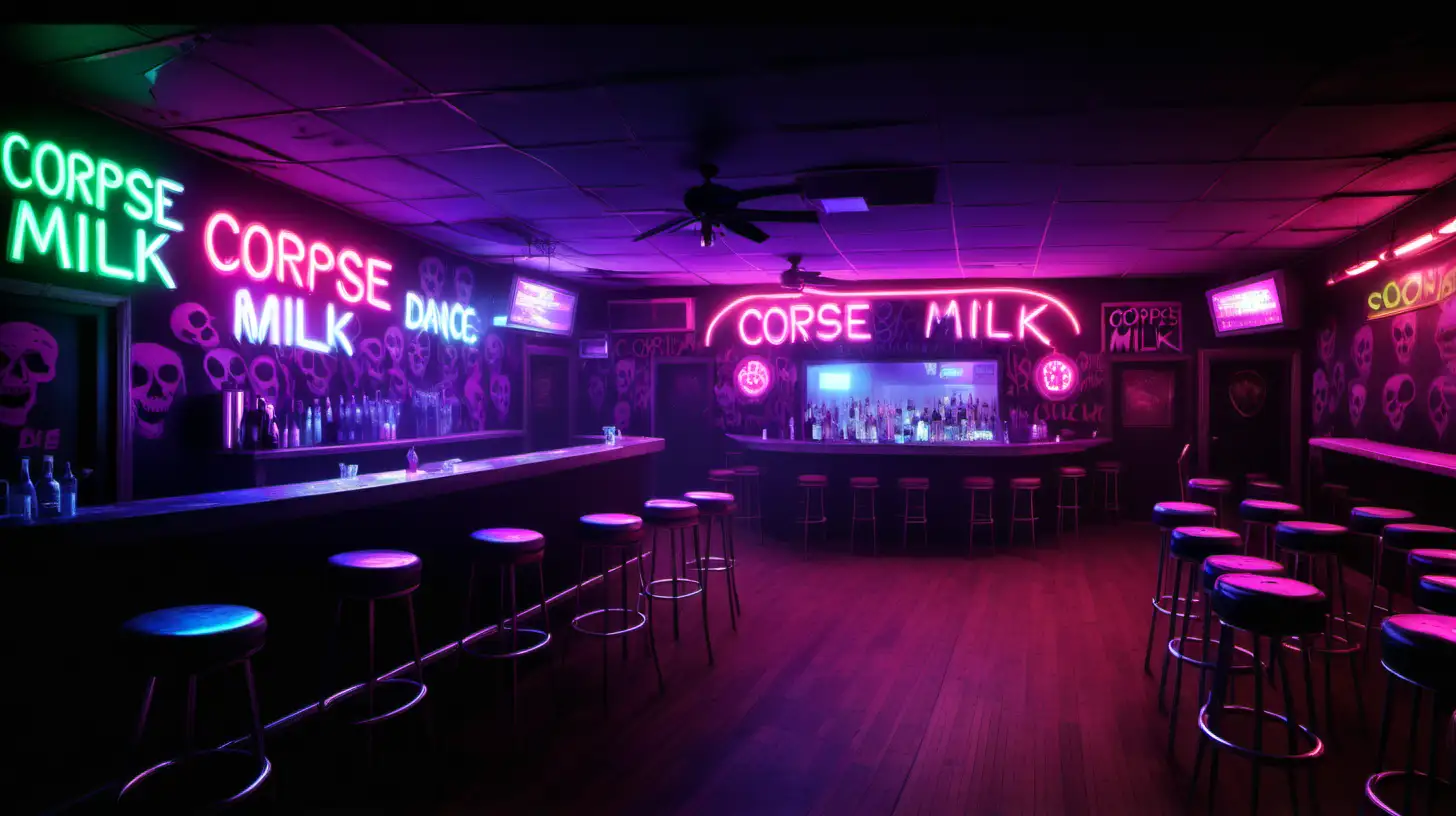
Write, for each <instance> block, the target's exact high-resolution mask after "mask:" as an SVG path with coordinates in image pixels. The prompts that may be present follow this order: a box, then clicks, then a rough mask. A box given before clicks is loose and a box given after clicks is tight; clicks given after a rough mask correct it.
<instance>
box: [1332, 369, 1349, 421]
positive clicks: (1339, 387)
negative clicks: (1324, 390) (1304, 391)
mask: <svg viewBox="0 0 1456 816" xmlns="http://www.w3.org/2000/svg"><path fill="white" fill-rule="evenodd" d="M1345 382H1346V380H1345V361H1344V360H1341V361H1340V362H1338V363H1335V367H1334V369H1333V370H1331V371H1330V413H1331V414H1334V412H1335V409H1336V407H1337V406H1338V405H1339V404H1340V403H1341V402H1343V401H1344V399H1345Z"/></svg>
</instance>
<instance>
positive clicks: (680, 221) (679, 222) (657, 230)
mask: <svg viewBox="0 0 1456 816" xmlns="http://www.w3.org/2000/svg"><path fill="white" fill-rule="evenodd" d="M696 220H698V218H697V216H693V215H683V216H679V217H677V218H671V219H668V220H667V221H664V222H662V223H661V224H658V225H657V226H655V227H653V228H652V229H650V230H648V231H646V232H644V233H642V234H641V235H639V236H637V237H636V238H633V239H632V240H633V241H641V240H644V239H647V238H651V237H652V236H654V235H660V234H661V233H664V232H667V231H668V230H673V229H677V228H678V227H681V226H684V225H686V224H691V223H692V222H694V221H696Z"/></svg>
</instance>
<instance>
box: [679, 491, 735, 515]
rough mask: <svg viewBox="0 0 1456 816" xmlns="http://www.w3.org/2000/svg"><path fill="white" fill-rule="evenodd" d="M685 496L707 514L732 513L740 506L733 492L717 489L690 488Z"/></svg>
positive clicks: (701, 511)
mask: <svg viewBox="0 0 1456 816" xmlns="http://www.w3.org/2000/svg"><path fill="white" fill-rule="evenodd" d="M683 498H684V499H685V500H687V501H690V502H692V503H693V504H694V505H697V508H698V512H699V513H701V514H702V515H705V516H706V515H721V514H723V513H731V512H733V511H734V510H735V509H737V506H738V505H737V504H736V500H735V499H734V498H733V494H731V493H720V492H718V491H715V490H690V491H688V492H687V493H684V494H683Z"/></svg>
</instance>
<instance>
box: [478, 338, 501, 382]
mask: <svg viewBox="0 0 1456 816" xmlns="http://www.w3.org/2000/svg"><path fill="white" fill-rule="evenodd" d="M481 343H482V344H483V345H484V346H485V349H484V351H483V352H482V353H483V354H484V359H485V367H486V368H487V369H489V370H490V372H491V373H492V374H498V373H500V370H501V366H502V365H504V363H505V359H506V344H505V342H504V341H502V340H501V338H500V335H498V334H487V335H486V336H485V339H484V340H482V341H481Z"/></svg>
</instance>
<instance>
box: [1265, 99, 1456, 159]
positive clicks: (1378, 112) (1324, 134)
mask: <svg viewBox="0 0 1456 816" xmlns="http://www.w3.org/2000/svg"><path fill="white" fill-rule="evenodd" d="M1453 125H1456V102H1442V103H1421V104H1409V105H1366V106H1353V105H1328V106H1323V107H1301V108H1296V109H1295V110H1294V111H1293V112H1291V113H1290V114H1289V115H1288V116H1287V117H1285V118H1284V119H1283V120H1282V121H1280V122H1279V125H1278V126H1277V127H1275V128H1274V130H1272V131H1270V133H1269V134H1268V135H1267V136H1265V137H1264V138H1263V139H1262V140H1261V141H1260V142H1259V146H1258V147H1257V148H1255V150H1254V152H1253V155H1255V156H1260V157H1267V158H1294V159H1300V158H1324V157H1327V156H1366V155H1374V154H1380V153H1392V152H1395V151H1399V150H1404V149H1409V148H1411V147H1413V146H1415V145H1416V144H1417V143H1419V142H1420V141H1421V140H1423V139H1425V138H1427V137H1430V136H1433V135H1435V134H1437V133H1440V132H1441V131H1443V130H1446V129H1447V128H1450V127H1451V126H1453Z"/></svg>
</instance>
